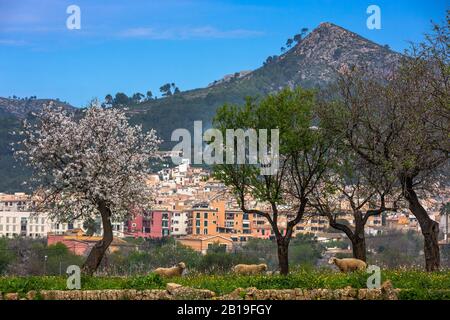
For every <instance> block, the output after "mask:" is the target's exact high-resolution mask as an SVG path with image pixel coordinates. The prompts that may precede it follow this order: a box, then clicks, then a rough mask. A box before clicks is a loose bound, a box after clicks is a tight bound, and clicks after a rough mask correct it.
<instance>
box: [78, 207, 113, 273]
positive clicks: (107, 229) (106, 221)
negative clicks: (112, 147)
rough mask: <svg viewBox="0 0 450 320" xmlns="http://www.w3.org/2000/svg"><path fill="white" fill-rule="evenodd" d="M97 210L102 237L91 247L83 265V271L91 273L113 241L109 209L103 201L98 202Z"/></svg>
mask: <svg viewBox="0 0 450 320" xmlns="http://www.w3.org/2000/svg"><path fill="white" fill-rule="evenodd" d="M98 210H99V212H100V214H101V216H102V225H103V238H102V240H100V241H99V242H97V243H96V244H95V245H94V247H93V248H92V250H91V252H90V253H89V256H88V257H87V259H86V261H85V262H84V265H83V268H82V270H83V273H85V274H88V275H92V274H94V272H95V271H96V270H97V268H98V266H99V265H100V263H101V262H102V259H103V257H104V255H105V253H106V250H108V247H109V245H110V244H111V242H112V241H113V230H112V224H111V210H110V209H109V208H108V206H107V205H106V204H105V202H104V201H99V202H98Z"/></svg>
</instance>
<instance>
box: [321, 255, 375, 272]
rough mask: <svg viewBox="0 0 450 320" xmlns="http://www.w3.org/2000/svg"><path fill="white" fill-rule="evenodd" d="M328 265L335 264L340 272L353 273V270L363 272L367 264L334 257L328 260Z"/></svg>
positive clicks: (356, 260)
mask: <svg viewBox="0 0 450 320" xmlns="http://www.w3.org/2000/svg"><path fill="white" fill-rule="evenodd" d="M328 263H329V264H335V265H336V266H337V267H338V268H339V270H341V272H348V271H355V270H360V271H362V270H365V269H366V268H367V263H365V262H364V261H362V260H359V259H354V258H345V259H338V258H336V257H332V258H330V260H328Z"/></svg>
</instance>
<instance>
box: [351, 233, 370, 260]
mask: <svg viewBox="0 0 450 320" xmlns="http://www.w3.org/2000/svg"><path fill="white" fill-rule="evenodd" d="M352 249H353V258H355V259H359V260H362V261H364V262H366V260H367V257H366V239H365V236H364V234H363V235H362V237H361V236H358V235H357V234H356V235H355V237H354V238H353V239H352Z"/></svg>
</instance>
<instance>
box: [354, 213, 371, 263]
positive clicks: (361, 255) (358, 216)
mask: <svg viewBox="0 0 450 320" xmlns="http://www.w3.org/2000/svg"><path fill="white" fill-rule="evenodd" d="M353 216H354V218H355V232H354V233H353V236H352V237H351V238H350V241H351V242H352V248H353V258H356V259H359V260H362V261H364V262H365V261H366V260H367V257H366V236H365V234H364V227H365V225H366V223H365V220H364V218H363V215H362V213H361V212H360V211H358V212H356V213H354V214H353Z"/></svg>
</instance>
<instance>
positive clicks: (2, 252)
mask: <svg viewBox="0 0 450 320" xmlns="http://www.w3.org/2000/svg"><path fill="white" fill-rule="evenodd" d="M14 259H15V257H14V254H13V252H12V251H11V250H10V248H9V247H8V239H7V238H0V275H2V274H3V273H5V272H6V270H7V269H8V266H9V265H10V264H11V263H12V262H13V261H14Z"/></svg>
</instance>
